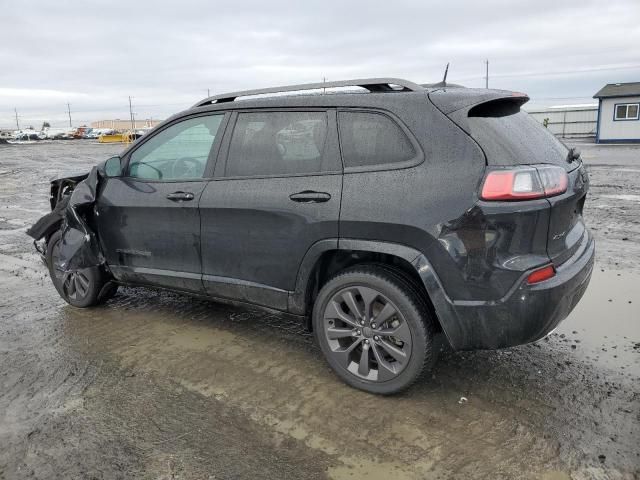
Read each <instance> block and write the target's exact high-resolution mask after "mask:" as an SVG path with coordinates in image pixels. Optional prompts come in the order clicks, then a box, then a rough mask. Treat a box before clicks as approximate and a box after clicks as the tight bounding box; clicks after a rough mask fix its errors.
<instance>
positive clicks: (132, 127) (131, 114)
mask: <svg viewBox="0 0 640 480" xmlns="http://www.w3.org/2000/svg"><path fill="white" fill-rule="evenodd" d="M129 115H130V116H131V131H134V130H135V129H136V124H135V120H134V119H133V110H132V109H131V96H129Z"/></svg>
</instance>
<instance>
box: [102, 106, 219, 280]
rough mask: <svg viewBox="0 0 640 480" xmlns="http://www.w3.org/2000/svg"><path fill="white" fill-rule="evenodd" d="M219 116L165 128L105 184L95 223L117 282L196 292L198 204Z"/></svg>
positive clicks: (199, 271) (198, 273) (199, 274)
mask: <svg viewBox="0 0 640 480" xmlns="http://www.w3.org/2000/svg"><path fill="white" fill-rule="evenodd" d="M223 117H224V115H223V114H216V115H201V116H194V117H189V118H187V119H183V120H179V121H176V122H174V123H173V124H170V125H168V126H167V127H165V128H164V129H162V130H161V131H158V132H156V133H154V134H152V135H153V136H151V137H150V138H148V139H144V140H143V141H141V143H140V145H138V146H137V147H136V148H135V149H134V150H132V151H131V152H130V153H129V154H128V155H127V157H126V158H125V159H124V161H125V163H126V165H127V166H126V168H125V171H124V174H123V176H121V177H115V178H109V179H108V180H107V181H106V184H105V185H104V188H103V190H102V191H101V194H100V197H99V200H98V206H97V213H98V217H97V224H98V229H99V236H100V240H101V242H102V248H103V252H104V254H105V256H106V260H107V264H108V265H109V267H110V268H111V270H112V272H113V274H114V275H115V277H116V278H118V279H119V280H122V281H125V282H131V283H139V284H150V285H154V286H162V287H167V288H175V289H180V290H186V291H192V292H200V291H202V289H203V287H202V269H201V263H200V214H199V212H198V201H199V200H200V196H201V195H202V192H203V190H204V188H205V185H206V183H207V179H206V178H205V177H207V175H206V173H205V172H207V171H208V170H207V165H208V162H209V161H210V160H211V158H212V157H213V154H212V152H215V148H214V147H215V140H216V137H217V132H218V130H219V128H220V125H221V123H222V120H223ZM210 167H211V166H209V168H210Z"/></svg>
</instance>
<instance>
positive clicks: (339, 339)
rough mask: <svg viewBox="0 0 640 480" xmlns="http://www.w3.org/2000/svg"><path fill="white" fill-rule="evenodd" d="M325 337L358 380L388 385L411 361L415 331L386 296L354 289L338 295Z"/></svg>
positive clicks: (325, 320)
mask: <svg viewBox="0 0 640 480" xmlns="http://www.w3.org/2000/svg"><path fill="white" fill-rule="evenodd" d="M323 326H324V334H325V337H326V339H327V342H328V344H329V349H330V350H331V355H332V356H333V357H334V358H335V359H336V360H337V361H338V363H339V364H340V365H341V366H342V368H344V369H346V370H348V371H349V372H350V373H352V374H353V375H356V376H357V377H360V378H363V379H366V380H370V381H376V382H385V381H388V380H391V379H393V378H394V377H396V376H398V375H399V374H400V373H401V372H402V371H403V370H404V368H405V367H406V366H407V364H408V362H409V359H410V358H411V349H412V340H411V330H410V328H409V325H408V324H407V321H406V320H405V318H404V317H403V316H402V314H401V313H400V311H399V310H398V308H397V307H396V306H395V305H394V304H393V303H392V302H391V300H389V299H388V298H387V297H386V296H384V295H383V294H382V293H380V292H378V291H376V290H374V289H372V288H370V287H365V286H353V287H348V288H345V289H342V290H340V291H338V292H337V293H335V294H334V295H333V296H332V297H331V299H330V300H329V302H328V303H327V306H326V308H325V311H324V316H323Z"/></svg>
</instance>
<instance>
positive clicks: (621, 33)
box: [0, 0, 640, 126]
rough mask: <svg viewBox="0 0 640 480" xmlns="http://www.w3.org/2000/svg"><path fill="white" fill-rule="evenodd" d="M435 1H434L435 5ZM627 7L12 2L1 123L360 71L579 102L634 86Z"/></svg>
mask: <svg viewBox="0 0 640 480" xmlns="http://www.w3.org/2000/svg"><path fill="white" fill-rule="evenodd" d="M431 3H433V4H431ZM638 18H640V3H639V2H638V1H637V0H612V1H607V2H606V3H605V2H601V1H598V2H596V1H592V2H589V1H584V0H567V1H562V2H558V1H548V0H539V1H535V2H528V1H522V2H516V1H495V0H494V1H482V2H480V1H458V2H437V3H436V2H419V1H416V2H405V1H394V2H384V3H382V2H380V3H376V2H371V1H368V2H328V1H315V0H307V1H305V2H282V1H270V2H264V1H244V2H228V3H222V2H212V1H205V0H181V1H180V2H164V1H162V2H161V1H157V2H118V1H111V2H99V3H98V2H85V3H84V4H82V5H79V4H78V3H77V2H70V1H65V2H63V1H59V2H27V3H24V2H10V3H9V5H4V6H3V8H2V16H1V17H0V25H1V26H2V27H1V28H0V126H11V125H12V124H13V120H12V118H13V108H14V107H16V108H18V110H19V113H20V115H21V117H22V120H23V122H26V123H33V124H34V125H36V124H38V123H39V122H41V121H43V120H49V121H52V122H53V123H57V124H64V121H65V118H66V117H65V109H66V102H67V101H69V102H71V104H72V111H73V112H74V114H73V115H74V118H75V119H76V120H77V122H75V123H80V122H84V121H91V120H94V119H98V118H102V117H109V118H111V117H119V118H126V117H127V116H128V103H127V96H128V95H132V96H133V97H134V105H135V111H136V114H137V116H138V117H148V116H153V117H156V118H158V117H164V116H167V115H169V114H171V113H173V112H175V111H177V110H180V109H182V108H185V107H188V106H189V105H190V104H192V103H193V102H195V101H196V100H197V99H199V98H201V97H203V96H205V95H206V90H207V88H209V89H211V91H212V92H221V91H229V90H238V89H242V88H255V87H260V86H269V85H277V84H287V83H297V82H310V81H319V80H320V79H321V78H322V77H323V76H324V77H327V78H329V79H340V78H349V77H363V76H399V77H406V78H409V79H412V80H415V81H420V82H424V81H437V80H439V79H440V77H441V75H442V71H443V68H444V65H445V64H446V62H448V61H449V62H451V68H450V76H449V79H450V80H451V81H453V82H456V81H458V82H459V83H463V84H465V85H468V86H483V85H484V80H483V79H482V76H483V74H484V65H483V61H484V59H485V58H488V59H489V60H490V86H492V87H496V88H506V89H512V90H519V91H526V92H528V93H529V94H530V95H531V96H532V101H533V102H536V103H540V104H548V103H556V104H557V103H583V102H585V101H589V97H591V95H593V93H595V91H596V90H598V89H599V88H600V87H601V86H602V85H603V84H604V83H607V82H613V81H633V80H639V79H640V57H639V56H638V49H637V45H640V24H638V21H637V20H638Z"/></svg>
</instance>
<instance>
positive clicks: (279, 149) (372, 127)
mask: <svg viewBox="0 0 640 480" xmlns="http://www.w3.org/2000/svg"><path fill="white" fill-rule="evenodd" d="M345 87H347V89H346V91H345ZM348 87H353V88H351V89H349V88H348ZM355 88H357V89H359V90H358V91H357V92H355V91H352V90H353V89H355ZM327 89H329V92H327ZM304 91H307V92H306V94H303V92H304ZM279 92H289V93H292V92H296V94H289V95H271V96H268V95H265V94H276V93H279ZM240 97H245V98H244V99H240ZM527 100H528V97H527V96H526V95H524V94H521V93H514V92H508V91H498V90H479V89H467V88H461V87H457V86H447V85H446V84H440V85H435V86H429V85H424V86H423V85H417V84H415V83H412V82H408V81H405V80H401V79H390V78H386V79H364V80H353V81H342V82H330V83H324V84H308V85H294V86H290V87H281V88H269V89H264V90H253V91H245V92H237V93H230V94H225V95H218V96H214V97H210V98H207V99H205V100H203V101H201V102H199V103H198V104H196V105H194V106H193V107H192V108H191V109H189V110H187V111H185V112H182V113H180V114H178V115H175V116H173V117H172V118H170V119H168V120H167V121H165V122H163V123H162V124H161V125H159V126H158V127H156V128H155V129H154V130H153V131H152V132H151V133H149V134H148V135H146V136H145V137H143V138H142V139H140V140H138V141H137V142H136V143H134V144H133V145H131V146H130V147H129V148H127V149H126V150H125V151H124V152H123V154H122V155H121V156H120V157H114V158H111V159H109V160H107V161H106V162H104V163H103V164H101V165H99V166H98V167H96V168H95V169H94V170H93V171H92V173H91V174H89V175H88V177H87V176H86V175H85V176H79V177H69V178H65V179H58V180H55V181H53V182H52V187H51V188H52V191H51V194H52V196H51V203H52V207H53V208H54V212H53V213H52V214H49V218H48V221H47V220H46V219H43V220H44V221H42V222H41V225H40V228H36V229H35V230H38V231H37V232H33V231H32V232H31V234H32V236H34V237H36V238H44V240H45V242H44V244H43V242H40V243H39V244H37V245H39V246H40V249H41V251H42V253H43V254H44V255H45V258H46V262H47V264H48V267H49V269H50V273H51V277H52V279H53V283H54V285H55V287H56V288H57V290H58V292H59V293H60V295H61V296H62V297H63V298H64V299H65V300H66V301H68V302H69V303H70V304H71V305H74V306H77V307H88V306H91V305H94V304H96V303H98V302H100V301H104V300H105V299H107V298H109V297H111V296H112V295H113V294H115V291H116V289H117V287H118V285H146V286H154V287H160V288H167V289H172V290H178V291H182V292H188V293H191V294H196V295H203V296H206V297H209V298H213V299H221V300H225V301H233V302H243V303H248V304H253V305H259V306H263V307H267V308H270V309H275V310H279V311H282V312H288V313H290V314H293V315H298V316H300V317H301V319H303V320H304V321H306V322H308V323H307V324H308V326H309V328H312V329H313V331H314V332H315V335H316V337H317V340H318V343H319V345H320V348H321V349H322V351H323V353H324V354H325V356H326V358H327V361H328V362H329V364H330V366H331V367H332V368H333V369H334V370H335V372H336V373H337V374H338V375H339V376H340V377H341V378H342V379H343V380H344V381H346V382H347V383H349V384H350V385H352V386H354V387H357V388H360V389H363V390H367V391H369V392H375V393H382V394H389V393H393V392H397V391H399V390H401V389H404V388H406V387H408V386H409V385H411V384H412V383H413V382H414V381H416V379H418V378H419V377H420V376H421V375H422V374H424V373H425V372H426V371H428V370H429V368H430V367H431V365H432V362H433V360H434V359H435V356H436V352H435V350H436V348H435V346H434V338H436V337H439V338H446V340H447V341H448V343H449V344H450V345H451V347H452V348H453V349H455V350H461V349H495V348H502V347H508V346H513V345H518V344H523V343H527V342H532V341H535V340H537V339H539V338H541V337H543V336H545V335H546V334H547V333H549V332H550V331H551V330H552V329H554V328H555V327H556V325H557V324H558V323H559V322H560V321H561V320H562V319H564V318H565V317H566V316H567V315H568V314H569V312H570V311H571V310H572V309H573V307H574V306H575V305H576V303H577V302H578V300H579V299H580V297H581V296H582V294H583V293H584V291H585V289H586V287H587V284H588V283H589V278H590V275H591V270H592V266H593V259H594V242H593V239H592V237H591V235H590V234H589V231H588V230H587V229H586V227H585V224H584V221H583V217H582V209H583V205H584V201H585V196H586V192H587V188H588V176H587V173H586V171H585V168H584V166H583V165H582V162H581V160H580V158H579V154H578V153H577V152H576V151H574V150H573V149H571V150H570V149H567V148H566V147H565V146H564V145H563V144H562V143H560V142H559V141H558V140H556V139H555V138H554V137H553V136H552V135H551V134H550V133H548V132H547V131H546V129H544V128H543V127H542V126H540V125H538V124H537V123H536V122H535V121H534V120H532V119H531V118H530V117H529V116H528V115H527V114H526V113H525V112H523V111H521V110H520V107H521V106H522V104H524V103H525V102H526V101H527ZM85 177H86V178H85ZM81 187H82V188H81ZM71 192H73V193H71ZM43 224H44V226H43ZM441 333H442V334H443V336H439V334H441Z"/></svg>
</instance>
